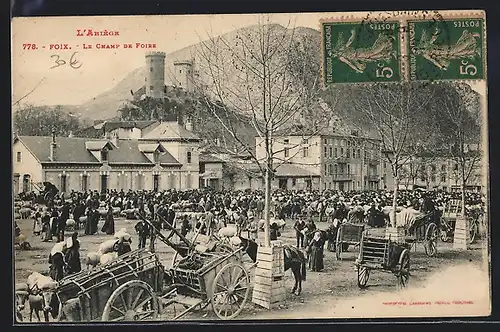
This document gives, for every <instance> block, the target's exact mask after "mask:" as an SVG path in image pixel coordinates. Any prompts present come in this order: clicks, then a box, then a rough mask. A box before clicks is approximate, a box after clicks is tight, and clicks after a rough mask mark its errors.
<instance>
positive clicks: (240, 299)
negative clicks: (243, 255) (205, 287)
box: [211, 263, 250, 319]
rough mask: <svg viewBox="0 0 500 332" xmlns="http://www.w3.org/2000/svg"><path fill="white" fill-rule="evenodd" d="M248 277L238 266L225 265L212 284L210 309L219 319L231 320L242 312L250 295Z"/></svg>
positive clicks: (243, 269) (241, 267)
mask: <svg viewBox="0 0 500 332" xmlns="http://www.w3.org/2000/svg"><path fill="white" fill-rule="evenodd" d="M249 285H250V277H249V275H248V272H247V271H246V270H245V268H244V267H243V266H241V265H239V264H234V263H231V264H227V265H225V266H224V267H223V268H222V269H221V270H220V271H219V273H217V275H216V276H215V279H214V281H213V284H212V299H211V302H212V308H213V311H214V312H215V314H216V315H217V317H219V318H220V319H233V318H235V317H236V316H238V314H239V313H240V312H241V310H243V308H244V307H245V304H246V302H247V299H248V296H249V294H250V288H249Z"/></svg>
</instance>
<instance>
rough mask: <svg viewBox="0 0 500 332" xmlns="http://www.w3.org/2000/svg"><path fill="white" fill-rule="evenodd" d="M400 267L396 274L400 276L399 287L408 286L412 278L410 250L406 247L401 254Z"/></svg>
mask: <svg viewBox="0 0 500 332" xmlns="http://www.w3.org/2000/svg"><path fill="white" fill-rule="evenodd" d="M398 267H399V269H398V270H397V271H396V276H397V278H398V286H399V288H401V289H402V288H405V287H407V286H408V281H409V279H410V252H409V251H408V250H407V249H405V250H403V252H402V253H401V256H399V264H398Z"/></svg>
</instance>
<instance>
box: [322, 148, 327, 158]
mask: <svg viewBox="0 0 500 332" xmlns="http://www.w3.org/2000/svg"><path fill="white" fill-rule="evenodd" d="M323 150H324V153H325V158H326V157H328V148H327V147H326V146H325V147H324V148H323Z"/></svg>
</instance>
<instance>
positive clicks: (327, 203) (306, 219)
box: [24, 189, 484, 280]
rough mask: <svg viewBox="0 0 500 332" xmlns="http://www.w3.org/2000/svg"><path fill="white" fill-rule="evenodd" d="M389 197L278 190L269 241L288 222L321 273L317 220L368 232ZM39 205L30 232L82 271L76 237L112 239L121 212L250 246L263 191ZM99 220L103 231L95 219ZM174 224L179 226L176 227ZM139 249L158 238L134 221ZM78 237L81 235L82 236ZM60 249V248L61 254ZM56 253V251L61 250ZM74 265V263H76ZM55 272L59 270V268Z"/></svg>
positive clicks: (410, 195) (82, 198)
mask: <svg viewBox="0 0 500 332" xmlns="http://www.w3.org/2000/svg"><path fill="white" fill-rule="evenodd" d="M26 197H29V200H31V201H33V202H39V201H40V198H39V197H37V195H36V194H35V193H33V194H31V195H29V196H25V198H24V199H25V200H26ZM460 198H461V193H451V192H444V191H420V190H412V191H400V192H399V194H398V199H397V205H398V206H412V207H413V208H416V209H422V210H424V211H430V210H433V209H434V210H437V207H439V206H442V205H444V204H447V203H448V202H449V201H450V200H451V199H460ZM392 202H393V192H390V191H370V192H368V191H366V192H354V191H352V192H339V191H322V192H321V191H311V192H304V191H283V190H276V191H274V192H273V194H272V211H271V220H270V222H271V225H270V239H271V240H276V239H278V238H279V236H280V229H281V227H280V226H279V225H278V223H277V222H276V221H277V220H293V222H294V226H293V228H294V230H295V233H296V246H297V248H304V249H306V250H307V251H308V253H309V257H310V268H311V270H313V271H321V270H322V269H323V262H322V259H323V253H322V250H323V246H324V244H325V241H326V239H325V238H324V236H323V235H322V233H321V232H319V231H318V230H317V227H316V224H315V221H314V220H316V221H317V222H330V227H333V228H335V227H337V226H338V223H339V222H342V221H352V222H365V223H367V224H368V225H370V226H373V227H381V226H385V225H386V224H387V222H388V220H387V216H386V215H384V214H383V213H382V209H383V207H385V206H391V205H392ZM44 203H45V204H36V205H37V207H36V211H35V214H34V220H35V221H34V229H33V231H34V234H36V235H41V236H42V237H43V239H42V240H43V241H53V240H54V237H55V238H56V241H55V242H56V244H57V243H66V246H65V248H64V255H62V256H61V257H62V259H64V261H65V264H66V266H67V270H68V272H71V273H74V272H78V271H79V270H80V269H81V266H80V265H79V255H78V254H77V252H78V248H79V240H78V236H79V235H93V234H96V233H99V232H102V233H105V234H109V235H111V234H114V233H115V220H114V218H115V216H116V215H117V213H120V212H121V211H132V212H133V213H132V216H134V215H135V216H136V215H137V214H139V215H143V216H147V217H148V219H149V220H151V222H152V223H153V226H154V227H155V228H157V229H162V228H166V226H167V225H166V224H167V223H168V224H170V226H173V227H177V228H180V232H181V234H182V235H186V234H187V233H188V232H189V231H191V230H197V229H200V232H201V233H203V234H207V235H210V234H213V233H215V232H217V231H218V230H219V229H221V228H222V227H226V226H227V225H228V224H235V225H236V227H237V230H238V235H240V236H241V235H242V234H244V235H245V236H246V237H248V238H249V239H251V240H257V238H258V234H259V229H261V228H262V224H260V223H259V221H260V220H261V219H263V218H264V206H265V202H264V192H263V191H258V190H257V191H250V190H246V191H214V190H211V189H196V190H185V191H179V190H175V189H172V190H165V191H162V192H153V191H144V190H142V191H132V190H129V191H127V192H125V191H123V190H121V191H117V190H107V191H105V192H102V193H99V192H97V191H86V192H75V191H72V192H70V193H61V194H58V195H56V196H55V197H54V198H53V199H50V200H48V201H46V202H44ZM466 204H469V205H482V204H484V198H483V197H482V196H481V195H480V194H479V193H472V192H468V193H466ZM193 207H194V209H195V210H196V209H197V210H198V212H204V214H203V215H204V216H203V217H202V218H200V217H194V219H193V218H190V217H188V216H187V215H183V216H182V217H181V218H179V220H178V221H176V220H177V219H176V218H175V217H176V213H179V212H182V211H183V210H187V209H191V210H192V209H193ZM100 219H104V224H103V226H102V227H101V229H100V230H99V229H98V224H99V220H100ZM69 220H73V223H74V230H75V231H74V233H72V235H71V237H70V238H68V239H65V232H66V229H67V225H68V221H69ZM174 221H176V222H178V223H179V224H178V225H174ZM134 228H135V231H136V233H137V236H138V241H137V245H138V247H139V248H143V247H145V246H146V242H147V239H149V240H150V248H151V249H152V250H154V244H155V240H156V232H155V231H154V230H153V229H152V228H151V226H150V225H149V224H148V223H146V222H144V221H142V220H141V219H140V218H139V220H138V221H137V223H136V224H135V227H134ZM80 231H83V234H81V233H80ZM60 251H61V250H60ZM61 252H62V251H61ZM54 259H56V258H55V255H51V257H50V263H51V265H54V264H53V263H54V262H53V260H54ZM77 261H78V263H77ZM58 266H59V265H58ZM61 273H62V272H61V271H60V270H57V271H54V272H53V274H54V276H55V278H54V279H56V280H59V279H60V278H61Z"/></svg>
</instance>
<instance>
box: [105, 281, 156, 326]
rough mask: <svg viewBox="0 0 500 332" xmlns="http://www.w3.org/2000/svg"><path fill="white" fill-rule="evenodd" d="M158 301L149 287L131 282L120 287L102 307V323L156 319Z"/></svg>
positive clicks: (141, 282) (138, 282)
mask: <svg viewBox="0 0 500 332" xmlns="http://www.w3.org/2000/svg"><path fill="white" fill-rule="evenodd" d="M158 312H159V309H158V299H157V298H156V295H155V293H154V292H153V289H152V288H151V286H149V285H148V284H147V283H145V282H144V281H140V280H132V281H129V282H127V283H124V284H123V285H120V286H119V287H118V288H117V289H116V290H115V291H114V292H113V293H112V294H111V296H110V297H109V299H108V302H106V305H105V306H104V310H103V313H102V321H111V322H117V321H142V320H152V319H155V318H157V317H158Z"/></svg>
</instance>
